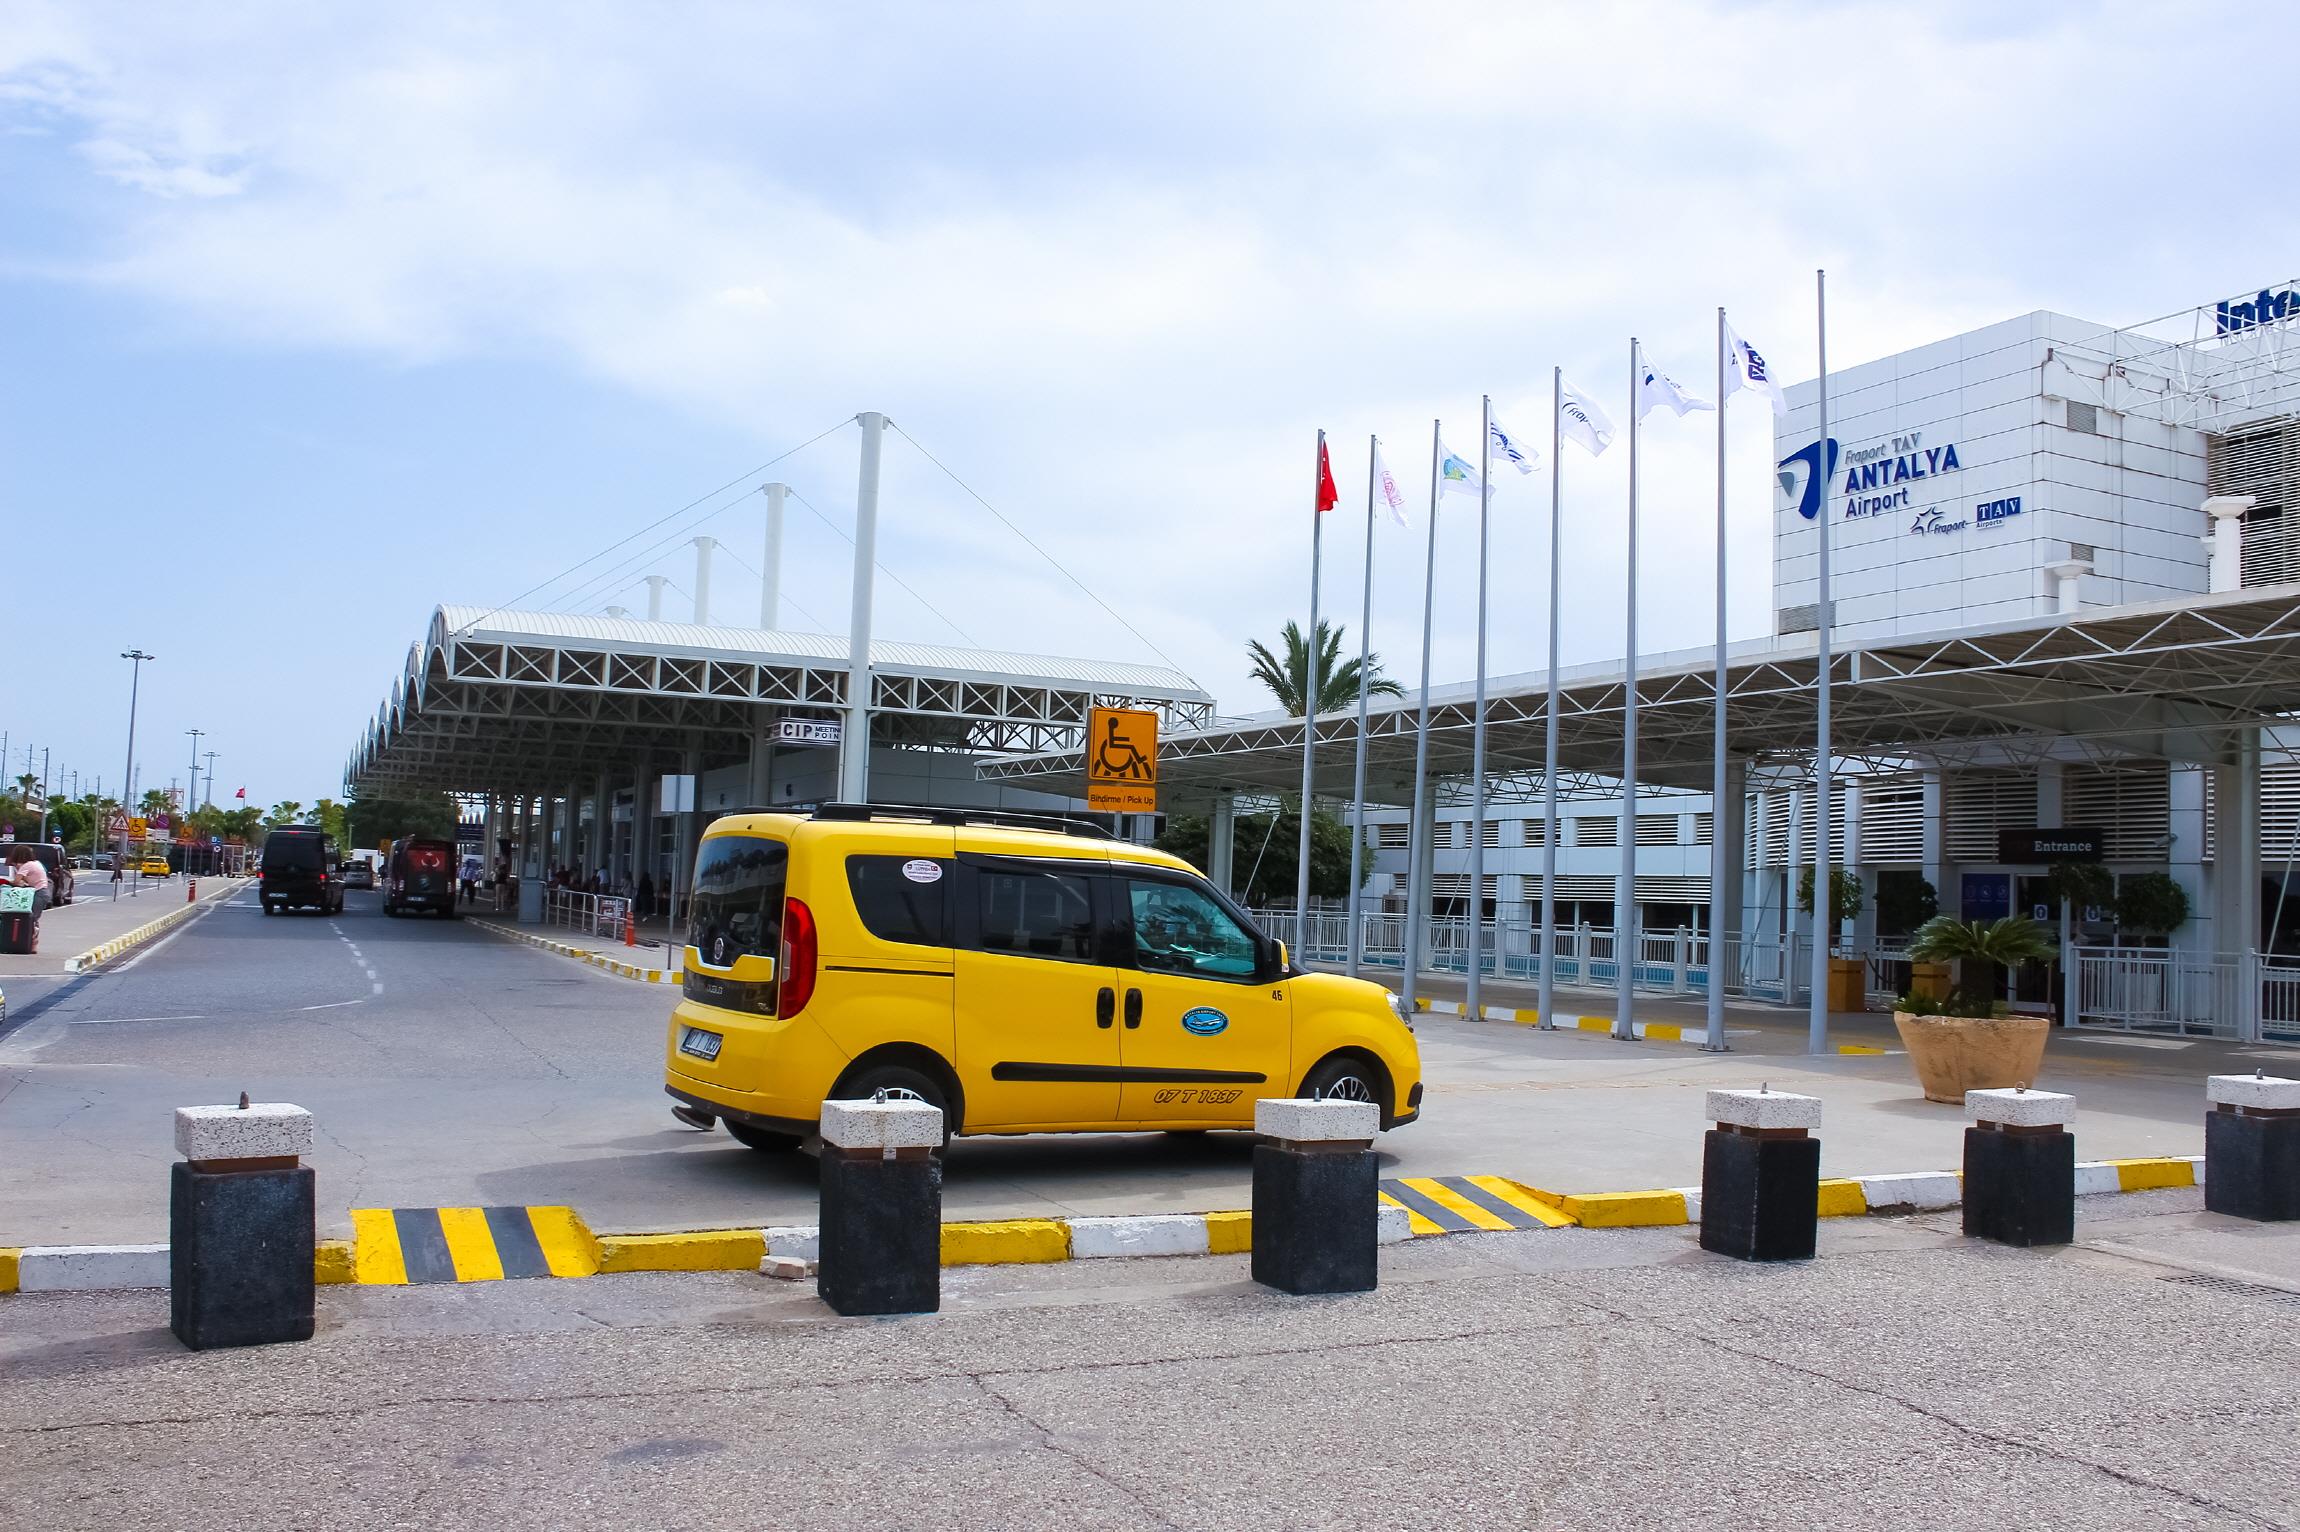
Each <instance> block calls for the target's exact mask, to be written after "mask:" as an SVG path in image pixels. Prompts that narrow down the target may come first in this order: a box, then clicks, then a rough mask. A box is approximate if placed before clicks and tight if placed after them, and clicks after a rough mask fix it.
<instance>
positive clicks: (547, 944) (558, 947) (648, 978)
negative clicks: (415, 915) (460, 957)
mask: <svg viewBox="0 0 2300 1532" xmlns="http://www.w3.org/2000/svg"><path fill="white" fill-rule="evenodd" d="M472 924H473V925H475V926H477V927H478V928H479V929H480V930H482V931H492V932H494V933H495V934H496V935H497V936H507V937H509V938H511V940H513V941H515V942H525V943H526V944H527V945H528V946H530V947H541V948H542V949H543V950H544V951H546V952H556V953H558V954H559V955H560V956H561V957H571V958H574V959H576V960H577V961H578V962H583V963H589V964H590V965H591V966H592V967H593V968H604V969H606V970H607V971H608V972H609V973H612V974H620V975H621V976H622V977H624V978H626V979H637V980H638V981H639V982H640V983H642V984H668V983H670V982H672V981H673V980H675V979H677V978H678V977H679V975H678V974H677V973H675V972H671V971H668V970H665V969H661V968H650V967H648V966H647V965H646V964H644V963H626V962H624V961H623V960H622V959H621V958H611V957H609V956H607V954H606V953H604V952H594V951H593V950H592V949H590V948H589V947H578V946H576V945H575V944H574V943H572V942H556V941H553V940H552V939H551V938H550V937H548V936H537V935H535V934H534V933H533V932H530V931H519V930H514V929H513V928H511V927H510V926H506V925H499V924H497V923H496V922H495V921H492V920H475V921H473V922H472Z"/></svg>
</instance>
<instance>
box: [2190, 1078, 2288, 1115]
mask: <svg viewBox="0 0 2300 1532" xmlns="http://www.w3.org/2000/svg"><path fill="white" fill-rule="evenodd" d="M2204 1100H2205V1103H2206V1104H2207V1105H2209V1106H2215V1107H2221V1106H2229V1107H2236V1108H2238V1109H2240V1110H2245V1111H2253V1112H2300V1080H2286V1079H2281V1078H2279V1077H2277V1076H2275V1075H2210V1076H2207V1077H2206V1079H2205V1081H2204Z"/></svg>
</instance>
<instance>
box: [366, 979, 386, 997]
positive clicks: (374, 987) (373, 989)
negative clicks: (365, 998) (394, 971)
mask: <svg viewBox="0 0 2300 1532" xmlns="http://www.w3.org/2000/svg"><path fill="white" fill-rule="evenodd" d="M368 992H369V993H370V994H375V995H380V994H382V993H383V981H382V980H381V979H378V980H376V981H375V982H374V983H373V984H370V985H369V986H368Z"/></svg>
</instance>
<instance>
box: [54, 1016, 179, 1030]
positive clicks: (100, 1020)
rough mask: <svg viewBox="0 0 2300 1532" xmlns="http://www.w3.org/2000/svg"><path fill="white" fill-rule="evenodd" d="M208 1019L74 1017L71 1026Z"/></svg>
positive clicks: (115, 1025) (176, 1017) (108, 1025)
mask: <svg viewBox="0 0 2300 1532" xmlns="http://www.w3.org/2000/svg"><path fill="white" fill-rule="evenodd" d="M207 1019H208V1018H207V1017H206V1016H205V1015H202V1014H195V1015H191V1016H85V1017H74V1018H73V1019H72V1023H71V1024H72V1025H73V1026H75V1027H117V1026H124V1025H126V1024H127V1023H129V1022H131V1021H206V1020H207Z"/></svg>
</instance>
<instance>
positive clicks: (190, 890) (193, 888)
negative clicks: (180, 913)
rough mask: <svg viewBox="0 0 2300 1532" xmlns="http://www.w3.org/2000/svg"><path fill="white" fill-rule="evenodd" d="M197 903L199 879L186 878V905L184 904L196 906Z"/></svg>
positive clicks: (198, 900)
mask: <svg viewBox="0 0 2300 1532" xmlns="http://www.w3.org/2000/svg"><path fill="white" fill-rule="evenodd" d="M199 902H200V880H199V879H197V878H186V879H184V903H186V904H198V903H199Z"/></svg>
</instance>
